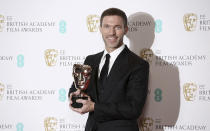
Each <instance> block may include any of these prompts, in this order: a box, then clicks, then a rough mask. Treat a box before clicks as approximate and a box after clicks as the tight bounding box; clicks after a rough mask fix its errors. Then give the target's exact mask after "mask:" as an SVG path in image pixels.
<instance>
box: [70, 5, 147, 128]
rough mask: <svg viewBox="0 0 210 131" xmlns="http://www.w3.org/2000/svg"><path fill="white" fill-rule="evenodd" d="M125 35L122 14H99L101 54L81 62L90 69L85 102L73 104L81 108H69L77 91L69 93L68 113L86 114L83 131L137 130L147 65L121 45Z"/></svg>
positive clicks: (145, 91)
mask: <svg viewBox="0 0 210 131" xmlns="http://www.w3.org/2000/svg"><path fill="white" fill-rule="evenodd" d="M127 31H128V26H127V17H126V14H125V13H124V12H123V11H121V10H120V9H117V8H110V9H107V10H105V11H104V12H103V13H102V15H101V18H100V32H101V34H102V38H103V40H104V43H105V50H104V51H103V52H100V53H98V54H95V55H90V56H87V58H86V60H85V62H84V64H87V65H90V66H91V68H92V75H91V79H90V83H89V86H88V88H87V90H86V94H85V96H87V97H88V100H83V99H78V100H77V102H78V103H82V104H83V106H82V108H73V107H72V106H71V104H72V100H71V98H72V96H73V95H78V94H79V93H80V91H79V90H76V89H75V87H74V86H72V87H71V88H70V91H69V97H70V107H71V109H72V110H73V111H76V112H78V113H80V114H84V113H87V112H89V116H88V119H87V123H86V127H85V131H138V130H139V128H138V123H137V119H138V117H139V116H140V114H141V112H142V108H143V106H144V103H145V100H146V96H147V86H148V74H149V64H148V63H147V62H146V61H144V60H143V59H141V58H140V57H138V56H137V55H135V54H134V53H133V52H131V51H130V50H129V49H128V48H127V46H126V45H125V44H124V43H123V37H124V35H125V34H126V33H127ZM107 54H108V55H107ZM107 65H108V66H107ZM104 75H105V77H104Z"/></svg>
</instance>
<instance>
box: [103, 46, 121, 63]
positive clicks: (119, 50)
mask: <svg viewBox="0 0 210 131" xmlns="http://www.w3.org/2000/svg"><path fill="white" fill-rule="evenodd" d="M124 48H125V45H124V44H122V45H121V46H120V47H118V48H117V49H116V50H114V51H112V52H111V53H108V51H107V50H106V49H105V50H104V54H103V56H102V59H105V58H106V54H109V55H110V58H111V59H113V60H115V59H116V58H117V56H118V55H119V54H120V53H121V52H122V50H123V49H124Z"/></svg>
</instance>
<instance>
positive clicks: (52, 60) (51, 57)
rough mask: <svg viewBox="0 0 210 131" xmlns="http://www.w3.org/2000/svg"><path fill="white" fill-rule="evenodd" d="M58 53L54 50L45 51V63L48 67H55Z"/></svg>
mask: <svg viewBox="0 0 210 131" xmlns="http://www.w3.org/2000/svg"><path fill="white" fill-rule="evenodd" d="M57 56H58V51H57V50H55V49H47V50H45V62H46V64H47V65H48V66H55V65H56V62H57Z"/></svg>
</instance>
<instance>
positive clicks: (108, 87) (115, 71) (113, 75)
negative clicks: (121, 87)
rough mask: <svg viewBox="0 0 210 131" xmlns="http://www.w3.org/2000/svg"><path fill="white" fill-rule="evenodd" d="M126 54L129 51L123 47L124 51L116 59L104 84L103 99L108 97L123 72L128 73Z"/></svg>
mask: <svg viewBox="0 0 210 131" xmlns="http://www.w3.org/2000/svg"><path fill="white" fill-rule="evenodd" d="M128 53H129V49H128V48H127V46H125V49H123V51H122V52H121V53H120V54H119V55H118V57H117V58H116V60H115V62H114V64H113V66H112V69H111V70H110V73H109V75H108V78H107V82H106V84H105V92H104V93H105V94H104V99H106V98H108V97H109V95H110V94H111V92H112V90H113V88H114V87H113V85H114V84H116V83H118V82H119V78H120V77H122V76H123V74H124V72H127V71H128V69H129V67H128V66H129V65H128V58H127V55H128Z"/></svg>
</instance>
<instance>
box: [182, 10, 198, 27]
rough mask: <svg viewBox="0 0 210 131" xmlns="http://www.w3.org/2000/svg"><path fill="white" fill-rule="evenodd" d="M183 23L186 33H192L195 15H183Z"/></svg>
mask: <svg viewBox="0 0 210 131" xmlns="http://www.w3.org/2000/svg"><path fill="white" fill-rule="evenodd" d="M183 22H184V27H185V30H186V31H194V30H195V29H196V25H197V15H196V14H194V13H189V14H185V15H184V17H183Z"/></svg>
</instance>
